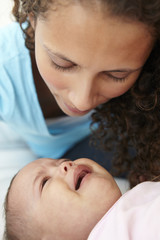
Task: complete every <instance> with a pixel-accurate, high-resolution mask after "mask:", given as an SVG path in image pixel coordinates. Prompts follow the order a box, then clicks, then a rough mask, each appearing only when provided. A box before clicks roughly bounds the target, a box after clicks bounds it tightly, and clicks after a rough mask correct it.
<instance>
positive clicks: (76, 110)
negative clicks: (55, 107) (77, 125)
mask: <svg viewBox="0 0 160 240" xmlns="http://www.w3.org/2000/svg"><path fill="white" fill-rule="evenodd" d="M64 105H65V106H66V107H67V108H68V110H69V111H70V112H73V113H79V114H86V113H88V112H89V111H90V110H86V111H80V110H79V109H77V108H74V107H71V106H69V105H68V104H66V103H64Z"/></svg>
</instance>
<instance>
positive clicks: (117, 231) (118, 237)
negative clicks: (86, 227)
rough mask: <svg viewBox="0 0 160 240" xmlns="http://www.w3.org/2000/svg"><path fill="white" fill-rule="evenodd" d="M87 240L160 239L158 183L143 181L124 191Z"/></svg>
mask: <svg viewBox="0 0 160 240" xmlns="http://www.w3.org/2000/svg"><path fill="white" fill-rule="evenodd" d="M88 240H160V182H156V183H155V182H144V183H141V184H139V185H138V186H136V187H135V188H133V189H132V190H129V191H128V192H127V193H125V194H124V195H123V196H122V197H121V198H120V199H119V200H118V201H117V202H116V203H115V204H114V206H113V207H112V208H111V209H110V210H109V211H108V212H107V213H106V214H105V215H104V217H103V218H102V219H101V220H100V221H99V222H98V224H97V225H96V226H95V227H94V229H93V230H92V232H91V234H90V236H89V238H88Z"/></svg>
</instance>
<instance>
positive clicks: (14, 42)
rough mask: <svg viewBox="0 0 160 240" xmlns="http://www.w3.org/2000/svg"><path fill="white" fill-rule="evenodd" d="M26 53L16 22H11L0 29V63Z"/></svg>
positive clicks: (21, 33)
mask: <svg viewBox="0 0 160 240" xmlns="http://www.w3.org/2000/svg"><path fill="white" fill-rule="evenodd" d="M25 51H27V49H26V47H25V41H24V37H23V32H22V30H21V28H20V26H19V24H18V23H17V22H12V23H10V24H8V25H6V26H3V27H1V28H0V55H1V56H2V57H1V59H0V61H3V62H5V61H8V60H9V59H11V58H13V57H15V56H18V55H20V54H23V53H24V52H25Z"/></svg>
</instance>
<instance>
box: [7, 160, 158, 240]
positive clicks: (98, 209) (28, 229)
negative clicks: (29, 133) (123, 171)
mask: <svg viewBox="0 0 160 240" xmlns="http://www.w3.org/2000/svg"><path fill="white" fill-rule="evenodd" d="M118 199H119V200H118ZM117 200H118V201H117ZM108 210H109V211H108ZM159 212H160V182H156V183H155V182H145V183H142V184H139V185H138V186H137V187H135V188H134V189H132V190H130V191H128V192H127V193H126V194H124V195H123V196H121V192H120V190H119V188H118V186H117V184H116V182H115V181H114V179H113V177H112V176H111V175H110V174H109V173H108V172H107V171H106V170H105V169H104V168H103V167H101V166H100V165H98V164H97V163H95V162H94V161H92V160H90V159H84V158H81V159H77V160H75V161H74V162H72V161H70V160H66V159H60V160H58V161H54V160H53V159H39V160H36V161H34V162H32V163H30V164H29V165H27V166H25V167H24V168H23V169H22V170H21V171H20V172H18V174H17V175H16V176H15V177H14V179H13V180H12V182H11V185H10V188H9V191H8V194H7V197H6V234H5V239H7V240H86V239H88V240H106V238H107V240H117V239H120V240H121V239H122V240H130V239H133V240H140V239H145V240H151V239H160V233H159V224H158V223H159V222H160V214H159ZM148 226H149V227H148Z"/></svg>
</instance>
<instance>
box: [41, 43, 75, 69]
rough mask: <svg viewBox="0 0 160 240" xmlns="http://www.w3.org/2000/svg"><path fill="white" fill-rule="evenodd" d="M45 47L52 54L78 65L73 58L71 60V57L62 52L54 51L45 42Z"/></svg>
mask: <svg viewBox="0 0 160 240" xmlns="http://www.w3.org/2000/svg"><path fill="white" fill-rule="evenodd" d="M43 46H44V48H45V49H46V50H47V52H48V53H49V54H50V55H51V56H52V55H53V56H56V57H59V58H61V59H62V60H64V61H67V62H70V63H72V64H74V65H78V64H77V63H75V62H73V61H72V60H70V59H69V58H67V57H66V56H65V55H63V54H61V53H58V52H54V51H52V50H51V49H50V48H49V47H47V46H46V45H45V44H43Z"/></svg>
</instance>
